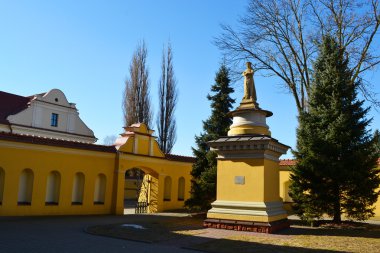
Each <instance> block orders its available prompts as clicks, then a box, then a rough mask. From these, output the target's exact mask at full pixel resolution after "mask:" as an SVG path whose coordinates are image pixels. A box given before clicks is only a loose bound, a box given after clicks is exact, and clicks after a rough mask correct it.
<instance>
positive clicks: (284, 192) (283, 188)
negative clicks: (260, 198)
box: [280, 159, 380, 220]
mask: <svg viewBox="0 0 380 253" xmlns="http://www.w3.org/2000/svg"><path fill="white" fill-rule="evenodd" d="M295 164H296V160H291V159H290V160H281V161H280V196H281V198H282V199H283V201H284V206H285V209H286V210H287V211H288V212H289V213H291V212H292V211H291V204H292V203H293V200H292V198H291V197H290V196H289V186H290V166H294V165H295ZM377 167H378V168H379V169H380V159H378V160H377ZM378 191H380V186H379V188H378ZM375 207H376V209H375V217H373V219H374V220H380V198H378V199H377V202H376V203H375Z"/></svg>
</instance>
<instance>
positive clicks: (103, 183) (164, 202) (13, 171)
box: [0, 124, 193, 216]
mask: <svg viewBox="0 0 380 253" xmlns="http://www.w3.org/2000/svg"><path fill="white" fill-rule="evenodd" d="M125 129H126V131H125V133H123V134H122V135H121V136H120V137H119V138H118V139H117V141H116V144H115V146H101V145H94V144H89V143H79V142H73V141H65V140H57V139H53V138H42V137H35V136H27V135H19V134H12V133H4V132H0V215H2V216H15V215H73V214H123V213H124V199H125V198H126V197H127V196H125V188H126V186H125V182H126V180H125V178H126V176H125V175H126V173H127V171H128V170H130V169H135V168H138V169H140V170H141V171H143V172H144V176H143V178H142V184H141V185H142V186H141V190H140V191H139V193H140V196H139V198H138V201H139V202H140V203H145V206H146V207H147V208H146V209H147V210H146V211H147V212H157V211H165V210H172V209H180V208H183V206H184V200H186V199H187V198H189V192H190V177H191V175H190V171H191V167H192V162H193V158H191V157H183V156H175V155H165V154H163V153H162V152H161V150H160V149H159V147H158V144H157V142H156V140H155V137H153V136H152V133H153V131H151V130H149V129H147V127H146V125H144V124H135V125H132V126H130V127H127V128H125Z"/></svg>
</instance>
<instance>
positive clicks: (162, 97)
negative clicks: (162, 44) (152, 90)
mask: <svg viewBox="0 0 380 253" xmlns="http://www.w3.org/2000/svg"><path fill="white" fill-rule="evenodd" d="M158 97H159V110H158V116H157V122H156V123H157V129H158V144H159V146H160V148H161V150H162V151H163V152H164V153H170V152H171V150H172V148H173V146H174V143H175V141H176V139H177V138H176V137H177V136H176V120H175V117H174V111H175V107H176V104H177V97H178V90H177V80H176V78H175V76H174V70H173V53H172V47H171V45H170V43H168V47H167V50H165V48H164V49H163V50H162V63H161V78H160V81H159V86H158Z"/></svg>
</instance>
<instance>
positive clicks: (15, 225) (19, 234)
mask: <svg viewBox="0 0 380 253" xmlns="http://www.w3.org/2000/svg"><path fill="white" fill-rule="evenodd" d="M127 221H128V215H126V216H51V217H0V252H7V253H8V252H55V253H57V252H107V253H111V252H128V253H129V252H141V253H142V252H155V253H160V252H168V253H170V252H173V253H174V252H179V253H192V252H193V253H194V252H198V251H193V250H186V249H182V248H179V247H177V246H175V245H162V244H150V243H143V242H135V241H128V240H121V239H114V238H110V237H103V236H95V235H90V234H87V233H85V232H84V228H86V227H88V226H94V225H101V224H111V223H122V222H127Z"/></svg>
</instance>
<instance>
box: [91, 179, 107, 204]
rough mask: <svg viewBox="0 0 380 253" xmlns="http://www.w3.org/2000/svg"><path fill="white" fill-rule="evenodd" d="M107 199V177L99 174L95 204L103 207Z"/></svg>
mask: <svg viewBox="0 0 380 253" xmlns="http://www.w3.org/2000/svg"><path fill="white" fill-rule="evenodd" d="M105 198H106V176H105V175H104V174H99V175H98V176H97V177H96V180H95V191H94V204H96V205H102V204H104V200H105Z"/></svg>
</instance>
